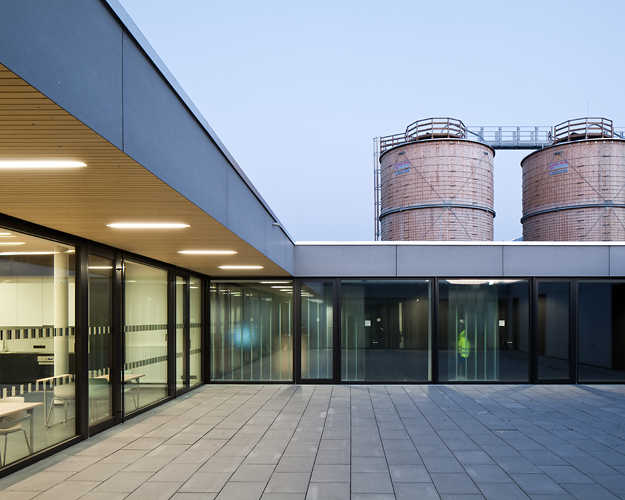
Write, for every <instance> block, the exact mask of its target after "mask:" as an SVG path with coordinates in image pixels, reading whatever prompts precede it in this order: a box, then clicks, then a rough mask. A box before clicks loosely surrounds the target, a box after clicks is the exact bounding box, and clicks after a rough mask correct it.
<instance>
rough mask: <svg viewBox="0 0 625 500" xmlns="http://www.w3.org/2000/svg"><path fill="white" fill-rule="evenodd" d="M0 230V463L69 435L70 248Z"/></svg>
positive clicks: (72, 431) (72, 409) (72, 427)
mask: <svg viewBox="0 0 625 500" xmlns="http://www.w3.org/2000/svg"><path fill="white" fill-rule="evenodd" d="M1 232H2V233H3V234H2V236H1V237H0V239H1V241H2V243H3V245H2V247H1V249H2V251H1V252H0V348H1V349H0V350H1V352H0V436H2V437H3V438H4V437H6V456H5V454H4V447H3V448H0V452H1V453H2V456H3V461H4V464H5V465H8V464H11V463H13V462H15V461H16V460H20V459H22V458H24V457H26V456H28V455H29V454H30V453H31V452H38V451H41V450H43V449H45V448H49V447H50V446H53V445H55V444H57V443H60V442H61V441H64V440H66V439H68V438H70V437H72V436H75V435H76V418H75V416H76V400H75V399H76V393H75V387H74V376H75V371H74V366H75V364H74V362H75V355H74V353H75V348H74V346H75V336H74V326H75V307H74V306H75V288H74V287H75V249H74V247H71V246H68V245H64V244H61V243H57V242H53V241H49V240H44V239H42V238H37V237H33V236H28V235H25V234H21V233H18V232H14V231H10V230H4V229H3V230H2V231H1ZM11 243H12V244H11ZM20 418H26V420H24V421H22V422H20V423H18V424H7V421H8V420H10V419H20ZM3 441H4V439H3ZM3 446H4V444H3Z"/></svg>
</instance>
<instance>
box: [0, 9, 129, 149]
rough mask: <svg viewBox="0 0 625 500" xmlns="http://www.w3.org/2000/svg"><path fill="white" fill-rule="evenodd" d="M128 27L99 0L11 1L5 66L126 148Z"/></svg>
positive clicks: (0, 54) (3, 32) (4, 12)
mask: <svg viewBox="0 0 625 500" xmlns="http://www.w3.org/2000/svg"><path fill="white" fill-rule="evenodd" d="M121 55H122V28H121V26H120V25H119V23H118V22H117V20H116V19H114V18H113V17H112V16H111V15H110V13H109V11H108V9H107V8H106V6H105V5H103V4H102V3H101V2H99V1H96V0H81V1H75V0H55V1H53V2H51V1H50V0H29V1H24V0H5V1H3V2H2V6H1V14H0V63H1V64H3V65H4V66H6V67H7V68H8V69H10V70H11V71H13V72H14V73H15V74H16V75H18V76H19V77H20V78H22V79H23V80H25V81H26V82H28V83H29V84H30V85H32V86H33V87H34V88H36V89H37V90H38V91H40V92H41V93H43V94H44V95H46V96H47V97H49V98H50V99H51V100H52V101H54V102H55V103H56V104H58V105H59V106H60V107H62V108H63V109H65V110H67V111H68V112H69V113H70V114H72V115H73V116H74V117H76V118H77V119H78V120H80V121H81V122H83V123H84V124H85V125H87V126H88V127H90V128H91V129H93V130H94V131H96V132H97V133H98V134H99V135H101V136H102V137H104V138H105V139H106V140H107V141H109V142H110V143H111V144H113V145H115V146H117V147H118V148H120V149H121V147H122V66H121Z"/></svg>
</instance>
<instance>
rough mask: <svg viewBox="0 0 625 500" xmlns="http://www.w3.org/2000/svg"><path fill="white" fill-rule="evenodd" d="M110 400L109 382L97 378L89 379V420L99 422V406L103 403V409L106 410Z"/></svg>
mask: <svg viewBox="0 0 625 500" xmlns="http://www.w3.org/2000/svg"><path fill="white" fill-rule="evenodd" d="M110 400H111V390H110V386H109V381H108V380H107V379H105V378H97V377H95V378H91V379H89V403H90V406H91V411H90V418H91V419H92V420H93V421H94V422H97V421H98V420H100V404H101V403H104V406H105V408H108V405H109V402H110Z"/></svg>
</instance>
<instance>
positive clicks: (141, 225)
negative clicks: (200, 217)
mask: <svg viewBox="0 0 625 500" xmlns="http://www.w3.org/2000/svg"><path fill="white" fill-rule="evenodd" d="M106 226H107V227H114V228H117V229H179V228H182V227H191V226H190V225H189V224H177V223H169V222H116V223H113V224H107V225H106Z"/></svg>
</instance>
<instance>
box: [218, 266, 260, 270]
mask: <svg viewBox="0 0 625 500" xmlns="http://www.w3.org/2000/svg"><path fill="white" fill-rule="evenodd" d="M262 268H263V266H219V269H262Z"/></svg>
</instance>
